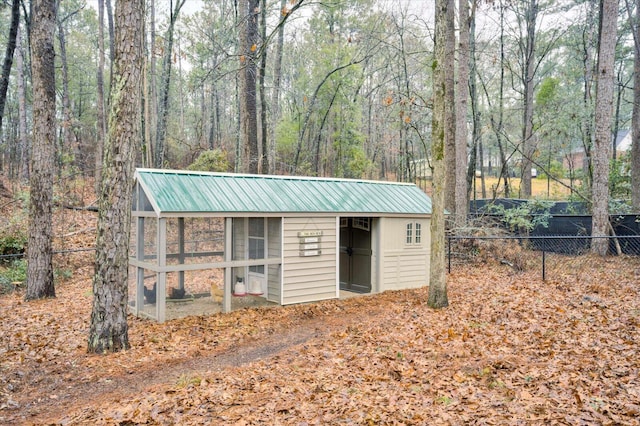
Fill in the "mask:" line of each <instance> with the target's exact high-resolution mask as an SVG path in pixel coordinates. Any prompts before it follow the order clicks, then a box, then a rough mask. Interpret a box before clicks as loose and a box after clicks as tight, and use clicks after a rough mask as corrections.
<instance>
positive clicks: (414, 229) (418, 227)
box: [405, 222, 422, 245]
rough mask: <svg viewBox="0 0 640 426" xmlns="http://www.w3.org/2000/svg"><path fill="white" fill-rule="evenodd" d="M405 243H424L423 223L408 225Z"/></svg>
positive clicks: (410, 223)
mask: <svg viewBox="0 0 640 426" xmlns="http://www.w3.org/2000/svg"><path fill="white" fill-rule="evenodd" d="M405 243H406V244H407V245H410V244H421V243H422V224H421V223H419V222H409V223H407V227H406V233H405Z"/></svg>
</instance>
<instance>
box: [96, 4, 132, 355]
mask: <svg viewBox="0 0 640 426" xmlns="http://www.w3.org/2000/svg"><path fill="white" fill-rule="evenodd" d="M143 14H144V0H119V1H118V2H117V4H116V16H115V21H116V31H115V35H116V39H115V47H116V49H115V63H114V80H113V84H112V91H111V102H110V111H109V131H108V137H107V140H106V143H105V148H104V164H103V171H102V184H101V191H100V194H99V198H98V211H99V213H98V226H97V228H98V236H97V240H96V259H95V275H94V277H93V294H94V299H93V310H92V312H91V326H90V330H89V338H88V351H89V352H95V353H103V352H114V351H119V350H123V349H127V348H128V347H129V337H128V325H127V309H128V308H127V305H128V303H127V298H128V294H127V281H128V263H129V261H128V249H129V235H130V231H131V196H132V186H133V172H134V167H135V158H136V148H137V146H138V141H139V140H140V136H141V129H140V127H141V121H140V119H141V108H140V106H141V90H142V66H143V53H142V46H143V33H144V32H143V16H144V15H143Z"/></svg>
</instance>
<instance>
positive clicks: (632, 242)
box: [446, 235, 640, 280]
mask: <svg viewBox="0 0 640 426" xmlns="http://www.w3.org/2000/svg"><path fill="white" fill-rule="evenodd" d="M596 238H605V239H607V240H608V244H609V255H608V256H607V257H608V258H616V260H620V261H622V262H625V261H627V263H632V264H638V265H640V235H627V236H617V237H590V236H566V235H557V236H549V235H545V236H529V237H522V236H449V237H447V247H446V250H447V263H448V271H449V272H451V270H452V269H454V268H456V267H470V266H473V265H480V264H487V263H495V264H500V265H505V266H507V267H509V268H511V269H512V270H513V271H515V272H531V271H537V272H538V273H539V276H540V277H541V278H542V279H543V280H547V279H559V278H564V277H566V276H567V275H575V276H577V275H581V274H588V273H589V271H590V270H591V269H592V268H602V267H603V259H602V256H597V255H593V254H591V243H592V241H593V240H595V239H596ZM604 264H605V265H606V262H604ZM604 267H606V266H604Z"/></svg>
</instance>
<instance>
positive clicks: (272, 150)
mask: <svg viewBox="0 0 640 426" xmlns="http://www.w3.org/2000/svg"><path fill="white" fill-rule="evenodd" d="M286 7H287V0H280V11H281V15H282V19H281V20H280V25H279V26H278V42H277V44H276V52H275V63H274V65H273V95H272V98H271V126H270V128H271V129H270V134H271V137H270V140H269V146H268V154H267V158H268V160H269V173H274V172H275V170H276V168H275V161H276V125H277V123H278V120H279V119H280V85H281V81H282V55H283V54H284V24H285V19H286V15H285V14H284V11H285V10H286V9H285V8H286Z"/></svg>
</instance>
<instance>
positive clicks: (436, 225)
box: [427, 0, 454, 308]
mask: <svg viewBox="0 0 640 426" xmlns="http://www.w3.org/2000/svg"><path fill="white" fill-rule="evenodd" d="M453 7H454V0H436V32H435V49H434V50H435V58H434V64H433V73H434V76H433V123H432V142H431V143H432V146H431V156H432V166H433V174H432V177H433V194H432V198H433V203H432V213H431V224H430V229H431V262H430V263H431V264H430V272H429V274H430V275H429V296H428V301H427V303H428V305H429V306H430V307H432V308H444V307H446V306H448V305H449V298H448V295H447V280H446V273H445V266H444V264H445V262H444V261H445V257H444V245H445V238H444V232H445V219H444V203H445V196H444V194H445V189H446V188H445V139H446V133H447V132H446V128H445V127H446V123H445V117H446V106H445V103H446V93H447V87H446V85H447V79H446V76H445V73H446V68H445V63H446V54H447V50H446V45H447V43H446V41H445V40H446V39H447V37H453V31H454V29H453V28H452V27H450V21H449V19H448V17H447V14H449V13H451V9H450V8H453Z"/></svg>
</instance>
